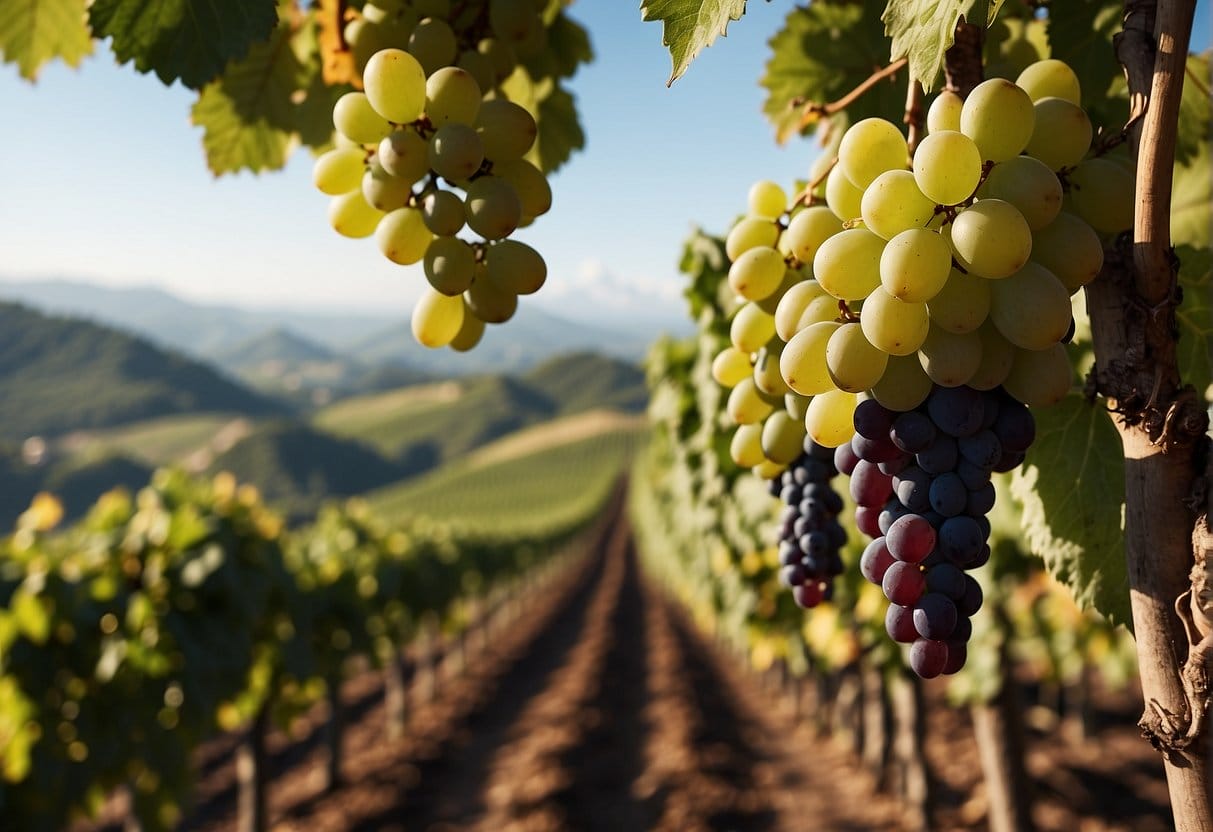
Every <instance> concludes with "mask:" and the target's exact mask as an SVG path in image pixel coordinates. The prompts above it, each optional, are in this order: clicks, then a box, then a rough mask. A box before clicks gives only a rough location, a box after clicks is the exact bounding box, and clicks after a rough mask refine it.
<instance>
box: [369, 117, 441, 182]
mask: <svg viewBox="0 0 1213 832" xmlns="http://www.w3.org/2000/svg"><path fill="white" fill-rule="evenodd" d="M376 157H377V158H378V160H379V164H381V165H383V169H384V170H386V171H387V172H388V173H390V174H391V175H392V176H397V177H399V178H401V179H404V180H405V181H407V182H410V183H411V182H416V181H417V180H418V179H420V178H421V177H423V176H425V174H426V173H428V172H429V170H430V160H429V145H428V144H427V143H426V140H425V139H423V138H421V136H420V135H418V134H417V131H416V130H413V129H412V128H411V127H404V128H401V129H399V130H393V131H392V132H391V133H389V134H388V135H387V136H384V137H383V141H381V142H379V149H378V152H377V153H376Z"/></svg>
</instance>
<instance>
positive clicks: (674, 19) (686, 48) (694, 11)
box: [640, 0, 746, 84]
mask: <svg viewBox="0 0 1213 832" xmlns="http://www.w3.org/2000/svg"><path fill="white" fill-rule="evenodd" d="M745 3H746V0H644V2H643V3H641V5H640V17H641V19H642V20H660V21H662V23H663V28H662V34H661V42H662V44H663V45H665V46H668V47H669V49H670V61H671V63H672V64H673V68H672V69H671V71H670V78H669V80H668V81H666V84H672V83H674V82H675V81H677V80H678V79H679V78H681V77H682V75H683V73H685V72H686V71H687V67H689V66H690V65H691V61H693V60H695V56H696V55H698V54H699V53H700V52H702V51H703V50H704V49H705V48H707V47H709V46H711V45H712V43H713V41H715V40H716V38H718V37H721V36H723V35H724V34H725V33H726V30H727V29H728V27H729V23H730V22H731V21H734V20H741V16H742V15H743V14H745Z"/></svg>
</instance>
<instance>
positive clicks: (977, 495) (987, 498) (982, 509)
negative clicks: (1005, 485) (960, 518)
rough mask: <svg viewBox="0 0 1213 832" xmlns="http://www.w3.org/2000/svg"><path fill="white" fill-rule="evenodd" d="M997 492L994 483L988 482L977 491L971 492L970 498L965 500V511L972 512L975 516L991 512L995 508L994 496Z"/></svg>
mask: <svg viewBox="0 0 1213 832" xmlns="http://www.w3.org/2000/svg"><path fill="white" fill-rule="evenodd" d="M996 496H997V492H996V491H995V490H994V483H992V482H987V483H986V484H985V485H983V486H982V487H981V488H979V489H977V490H976V491H970V492H969V499H968V500H967V501H966V502H965V513H966V514H971V515H973V516H974V517H976V516H978V515H981V514H989V513H990V509H992V508H994V498H995V497H996Z"/></svg>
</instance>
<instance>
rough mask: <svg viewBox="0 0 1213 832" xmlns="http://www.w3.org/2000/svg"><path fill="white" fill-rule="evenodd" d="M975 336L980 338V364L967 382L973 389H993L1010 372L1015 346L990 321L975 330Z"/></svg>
mask: <svg viewBox="0 0 1213 832" xmlns="http://www.w3.org/2000/svg"><path fill="white" fill-rule="evenodd" d="M977 337H978V338H980V339H981V364H980V365H978V367H977V372H975V373H973V375H972V376H971V377H970V378H969V380H968V382H967V384H968V385H969V386H970V387H972V388H973V389H975V390H993V389H994V388H995V387H997V386H998V385H1000V384H1002V382H1003V380H1004V379H1006V377H1007V374H1008V373H1010V372H1011V365H1012V363H1014V361H1015V347H1014V345H1012V344H1011V342H1010V341H1008V340H1007V339H1006V338H1003V337H1002V334H1001V333H999V331H998V328H997V327H995V326H994V324H993V323H990V322H987V323H986V324H984V325H983V326H982V327H981V328H980V329H979V330H977Z"/></svg>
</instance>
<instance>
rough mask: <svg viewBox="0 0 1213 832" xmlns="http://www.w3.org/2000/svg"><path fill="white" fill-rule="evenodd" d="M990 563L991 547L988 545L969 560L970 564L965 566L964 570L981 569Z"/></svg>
mask: <svg viewBox="0 0 1213 832" xmlns="http://www.w3.org/2000/svg"><path fill="white" fill-rule="evenodd" d="M989 562H990V545H989V544H988V543H987V544H986V545H984V546H982V547H981V551H980V552H978V553H977V554H976V555H975V556H973V557H971V558H969V562H968V563H966V564H965V565H964V568H965V569H980V568H981V567H983V566H985V565H986V564H987V563H989Z"/></svg>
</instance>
